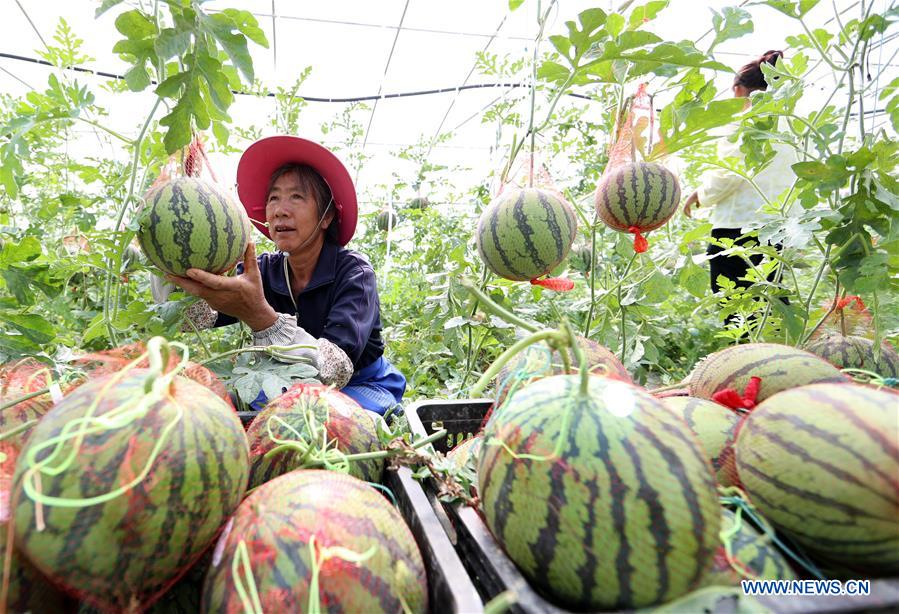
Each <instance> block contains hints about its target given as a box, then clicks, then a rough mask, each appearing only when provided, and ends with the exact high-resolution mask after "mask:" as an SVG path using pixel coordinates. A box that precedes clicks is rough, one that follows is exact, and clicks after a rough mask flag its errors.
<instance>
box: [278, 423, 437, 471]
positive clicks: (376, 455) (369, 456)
mask: <svg viewBox="0 0 899 614" xmlns="http://www.w3.org/2000/svg"><path fill="white" fill-rule="evenodd" d="M446 433H447V430H446V429H440V430H439V431H437V432H435V433H432V434H431V435H428V436H427V437H425V438H424V439H419V440H418V441H416V442H415V443H413V444H412V449H413V450H417V449H419V448H423V447H424V446H426V445H428V444H431V443H434V442H435V441H437V440H438V439H441V438H443V437H446ZM299 443H300V442H290V443H282V444H281V445H279V446H275V447H274V448H272V449H271V450H269V451H268V452H266V453H265V456H264V458H265V459H269V458H271V457H273V456H277V455H278V454H281V453H282V452H287V451H290V450H297V444H299ZM303 449H306V450H311V449H312V448H311V447H310V446H308V445H307V446H304V448H303ZM402 452H403V450H402V449H400V448H397V449H393V450H378V451H377V452H361V453H359V454H347V455H345V456H343V457H341V460H345V461H347V462H350V463H357V462H361V461H367V460H378V459H382V458H389V457H391V456H397V455H399V454H400V453H402ZM321 466H324V463H323V462H321V461H319V460H316V459H312V460H310V461H308V462H302V463H300V466H299V467H297V469H312V468H314V467H321Z"/></svg>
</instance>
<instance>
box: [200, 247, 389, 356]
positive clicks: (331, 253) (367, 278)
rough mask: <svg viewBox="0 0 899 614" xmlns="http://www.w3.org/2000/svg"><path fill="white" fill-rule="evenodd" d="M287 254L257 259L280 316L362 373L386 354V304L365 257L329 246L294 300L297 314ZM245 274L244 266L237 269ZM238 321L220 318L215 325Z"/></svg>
mask: <svg viewBox="0 0 899 614" xmlns="http://www.w3.org/2000/svg"><path fill="white" fill-rule="evenodd" d="M286 257H287V255H286V254H284V253H283V252H278V253H266V254H261V255H259V256H257V261H258V263H259V272H260V273H261V275H262V287H263V290H264V292H265V300H266V301H268V304H269V305H271V306H272V308H274V310H275V311H277V312H278V313H288V314H296V316H297V323H298V324H299V325H300V326H302V327H303V329H305V330H306V332H308V333H309V334H310V335H312V336H313V337H317V338H323V339H327V340H328V341H330V342H331V343H333V344H334V345H336V346H337V347H339V348H340V349H342V350H343V351H344V352H346V355H347V356H349V357H350V360H351V361H352V362H353V370H354V371H356V372H358V371H359V370H360V369H364V368H365V367H368V366H370V365H372V364H373V363H374V362H375V361H377V360H378V359H379V358H380V357H381V356H382V355H383V354H384V341H383V339H382V338H381V303H380V301H379V300H378V285H377V280H376V279H375V271H374V269H373V268H372V266H371V264H370V263H369V262H368V260H366V259H365V257H364V256H363V255H362V254H360V253H358V252H354V251H352V250H349V249H346V248H343V247H340V246H338V245H335V244H334V243H331V242H329V241H325V243H324V245H323V246H322V251H321V254H320V255H319V257H318V263H317V264H316V265H315V271H313V273H312V278H311V279H310V280H309V284H308V285H307V286H306V287H305V288H303V290H302V291H301V292H300V293H299V295H297V296H296V297H295V299H296V304H297V308H298V310H299V313H297V309H294V306H293V303H292V302H291V300H290V294H289V293H288V291H287V282H286V280H285V279H284V259H285V258H286ZM237 272H238V273H242V272H243V264H239V265H238V266H237ZM235 322H237V319H236V318H233V317H231V316H227V315H224V314H219V316H218V319H217V320H216V322H215V325H216V326H223V325H226V324H234V323H235Z"/></svg>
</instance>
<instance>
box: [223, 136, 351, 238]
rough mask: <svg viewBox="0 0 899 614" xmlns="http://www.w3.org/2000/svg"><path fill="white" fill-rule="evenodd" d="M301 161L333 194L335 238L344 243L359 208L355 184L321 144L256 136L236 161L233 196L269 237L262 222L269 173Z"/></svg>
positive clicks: (335, 157)
mask: <svg viewBox="0 0 899 614" xmlns="http://www.w3.org/2000/svg"><path fill="white" fill-rule="evenodd" d="M289 163H294V164H305V165H307V166H311V167H312V168H314V169H315V170H316V171H317V172H318V174H319V175H321V176H322V179H324V180H325V183H327V184H328V187H329V188H331V195H332V196H333V197H334V207H335V208H336V209H337V222H338V225H339V228H338V231H339V232H338V235H337V242H338V243H339V244H340V245H346V244H347V243H349V241H350V239H352V238H353V233H355V232H356V220H357V218H358V214H359V210H358V204H357V202H356V187H355V186H354V185H353V180H352V178H351V177H350V173H349V172H348V171H347V169H346V167H345V166H344V165H343V163H342V162H341V161H340V160H339V159H338V158H337V156H335V155H334V154H333V153H331V152H330V151H329V150H328V149H326V148H325V147H323V146H321V145H319V144H318V143H316V142H314V141H309V140H307V139H301V138H300V137H298V136H270V137H266V138H264V139H259V140H258V141H256V142H255V143H253V144H252V145H250V146H249V147H247V150H246V151H245V152H243V155H242V156H241V157H240V162H238V164H237V196H238V198H240V202H241V203H242V204H243V206H244V209H246V211H247V215H248V216H249V217H250V220H252V221H254V222H256V223H255V224H254V226H256V228H258V229H259V231H260V232H261V233H262V234H264V235H265V236H266V237H269V238H271V237H270V235H269V232H268V227H267V226H264V225H263V224H264V222H265V201H266V199H267V198H268V184H269V180H270V179H271V177H272V174H273V173H274V172H275V171H276V170H278V169H279V168H281V167H282V166H284V165H285V164H289Z"/></svg>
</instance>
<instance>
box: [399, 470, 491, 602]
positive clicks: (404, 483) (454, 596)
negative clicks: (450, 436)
mask: <svg viewBox="0 0 899 614" xmlns="http://www.w3.org/2000/svg"><path fill="white" fill-rule="evenodd" d="M384 483H385V485H386V486H387V488H389V489H390V490H391V491H392V492H393V494H394V496H395V497H396V503H397V507H398V508H399V510H400V513H401V514H402V515H403V518H405V520H406V524H408V525H409V528H410V529H411V530H412V535H414V536H415V541H416V542H417V543H418V549H419V550H420V551H421V556H422V559H424V563H425V569H426V570H427V573H428V602H429V603H430V611H431V612H434V613H435V614H437V613H438V612H439V613H440V614H443V613H444V612H458V613H460V614H469V613H471V614H477V613H480V612H483V611H484V602H483V601H482V600H481V597H480V595H479V594H478V591H477V589H476V588H475V586H474V584H473V583H472V581H471V578H469V576H468V572H467V571H466V569H465V566H464V565H462V561H461V560H460V559H459V555H458V554H457V553H456V550H455V549H454V548H453V545H452V544H451V543H450V540H449V537H448V536H447V533H446V531H445V530H444V527H443V526H442V525H441V523H440V521H439V520H438V519H437V515H436V513H435V511H434V508H433V507H432V505H431V502H430V501H429V500H428V497H427V495H425V491H424V489H423V488H422V487H421V484H419V483H418V481H417V480H416V479H415V478H414V477H412V471H411V470H409V469H408V468H406V467H402V468H400V469H399V470H397V471H387V472H386V475H385V480H384Z"/></svg>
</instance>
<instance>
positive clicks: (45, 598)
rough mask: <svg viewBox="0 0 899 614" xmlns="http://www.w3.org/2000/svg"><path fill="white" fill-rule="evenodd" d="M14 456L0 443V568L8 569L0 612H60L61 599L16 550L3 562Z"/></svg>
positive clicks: (12, 447)
mask: <svg viewBox="0 0 899 614" xmlns="http://www.w3.org/2000/svg"><path fill="white" fill-rule="evenodd" d="M18 455H19V448H18V447H17V446H16V445H14V444H12V443H10V442H8V441H0V565H2V567H0V569H9V589H8V592H7V595H6V602H5V604H4V605H5V609H3V608H0V609H3V611H5V612H64V611H66V609H65V605H66V598H65V596H64V595H63V594H62V593H60V592H59V591H58V590H57V589H56V588H55V587H54V586H53V585H51V584H50V583H49V582H48V581H47V579H46V578H44V576H42V575H41V573H40V572H39V571H38V570H37V569H35V568H34V566H33V565H32V564H31V563H29V562H28V559H26V558H25V557H24V556H22V554H21V553H20V552H19V550H18V548H15V547H13V549H12V551H11V559H10V560H9V561H7V559H6V546H7V543H8V542H7V541H6V540H7V539H8V536H9V530H10V527H9V518H10V511H11V510H10V506H11V499H12V495H13V476H14V475H15V471H16V460H17V459H18ZM19 496H21V495H19ZM0 603H2V602H0Z"/></svg>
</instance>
